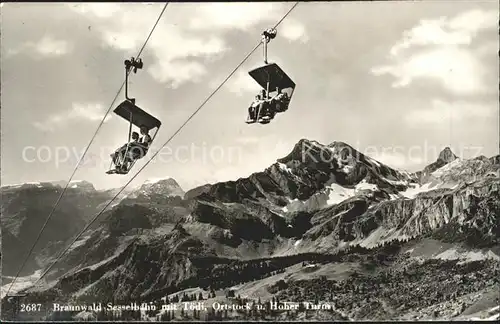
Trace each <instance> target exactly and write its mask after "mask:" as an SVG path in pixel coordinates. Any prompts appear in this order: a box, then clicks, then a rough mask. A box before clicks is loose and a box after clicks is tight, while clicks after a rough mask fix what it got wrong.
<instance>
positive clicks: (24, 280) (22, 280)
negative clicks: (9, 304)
mask: <svg viewBox="0 0 500 324" xmlns="http://www.w3.org/2000/svg"><path fill="white" fill-rule="evenodd" d="M42 270H43V269H39V270H37V271H35V272H34V273H33V274H31V275H29V276H24V277H17V279H16V282H15V283H14V284H13V285H12V288H11V289H10V292H9V293H10V294H15V293H17V292H19V291H21V290H23V289H25V288H28V287H30V286H31V285H32V284H33V283H35V281H37V280H38V278H40V276H41V275H42ZM5 279H9V280H8V283H6V284H5V285H2V287H1V298H3V297H4V296H5V295H6V294H7V291H8V290H9V287H10V285H11V282H12V280H14V277H13V276H12V277H11V276H2V281H4V280H5ZM5 281H7V280H5Z"/></svg>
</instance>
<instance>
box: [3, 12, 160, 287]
mask: <svg viewBox="0 0 500 324" xmlns="http://www.w3.org/2000/svg"><path fill="white" fill-rule="evenodd" d="M168 4H169V3H168V2H167V3H165V6H164V7H163V9H162V11H161V12H160V15H159V16H158V19H157V20H156V22H155V24H154V25H153V28H151V31H150V32H149V35H148V37H147V38H146V40H145V41H144V44H143V45H142V47H141V49H140V50H139V52H138V53H137V56H136V58H139V57H140V56H141V54H142V52H143V51H144V49H145V48H146V45H147V43H148V42H149V39H150V38H151V36H152V35H153V32H154V31H155V29H156V26H157V25H158V23H159V22H160V20H161V17H162V16H163V14H164V13H165V10H166V9H167V6H168ZM130 71H131V70H128V71H127V75H128V74H129V73H130ZM125 82H126V81H123V83H122V85H121V86H120V88H119V89H118V92H117V93H116V95H115V97H114V99H113V101H112V102H111V104H110V105H109V108H108V110H107V111H106V114H104V117H103V118H102V120H101V122H100V123H99V125H98V126H97V129H96V130H95V132H94V135H93V136H92V138H91V139H90V142H89V143H88V144H87V147H86V148H85V151H83V154H82V156H81V157H80V159H79V160H78V162H77V163H76V166H75V168H74V170H73V173H71V176H70V177H69V180H68V182H67V183H66V186H65V187H64V189H63V191H62V192H61V194H60V195H59V197H58V198H57V201H56V203H55V204H54V207H52V210H51V211H50V213H49V216H48V217H47V219H46V220H45V223H44V224H43V225H42V228H41V230H40V232H39V233H38V235H37V237H36V239H35V241H34V243H33V245H32V246H31V248H30V250H29V252H28V255H27V256H26V258H25V259H24V261H23V263H22V265H21V267H20V268H19V270H18V271H17V273H16V276H15V277H14V280H13V281H12V282H11V284H10V286H9V289H8V290H7V293H6V296H7V295H8V294H9V292H10V290H11V289H12V286H13V285H14V283H15V281H16V280H17V278H18V277H19V274H20V273H21V271H22V270H23V268H24V266H25V265H26V262H27V261H28V258H29V257H30V256H31V254H32V253H33V251H34V249H35V247H36V244H37V243H38V241H39V240H40V237H41V236H42V233H43V231H44V230H45V227H47V224H48V223H49V220H50V219H51V217H52V216H53V215H54V212H55V211H56V208H57V206H58V205H59V203H60V201H61V199H62V197H63V195H64V193H65V192H66V190H67V189H68V186H69V184H70V183H71V180H72V179H73V177H74V176H75V174H76V171H77V170H78V167H79V166H80V163H81V162H82V160H83V158H84V157H85V154H87V151H88V150H89V148H90V145H92V143H93V142H94V140H95V138H96V137H97V134H98V133H99V130H100V129H101V127H102V125H103V124H104V121H105V120H106V117H107V116H108V115H109V113H110V111H111V109H112V108H113V106H114V105H115V102H116V99H118V96H119V95H120V93H121V92H122V89H123V87H124V86H125Z"/></svg>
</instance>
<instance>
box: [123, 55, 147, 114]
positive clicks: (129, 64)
mask: <svg viewBox="0 0 500 324" xmlns="http://www.w3.org/2000/svg"><path fill="white" fill-rule="evenodd" d="M124 64H125V98H126V99H127V100H129V101H131V102H132V103H133V104H135V98H129V96H128V75H129V74H130V71H134V73H137V70H138V69H139V70H141V69H142V67H143V66H144V64H143V63H142V59H140V58H139V59H137V60H136V59H135V58H133V57H132V58H130V60H125V62H124Z"/></svg>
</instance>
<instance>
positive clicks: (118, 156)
mask: <svg viewBox="0 0 500 324" xmlns="http://www.w3.org/2000/svg"><path fill="white" fill-rule="evenodd" d="M138 141H139V134H138V133H137V132H133V133H132V140H131V141H130V143H127V144H124V145H123V146H122V147H120V148H119V149H117V150H116V151H115V153H113V154H111V158H112V159H113V164H115V165H116V166H117V167H119V166H118V165H117V164H116V162H117V161H123V159H124V157H125V152H127V148H128V147H129V146H130V145H133V144H134V143H137V142H138Z"/></svg>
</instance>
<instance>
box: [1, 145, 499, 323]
mask: <svg viewBox="0 0 500 324" xmlns="http://www.w3.org/2000/svg"><path fill="white" fill-rule="evenodd" d="M62 185H63V186H64V185H65V183H62ZM61 190H62V188H61V184H57V183H34V184H24V185H19V186H10V187H2V199H3V205H2V230H3V231H2V247H3V252H4V253H3V258H4V259H3V275H4V283H3V285H4V287H5V285H6V284H7V283H8V282H9V281H10V280H11V279H9V278H8V276H13V275H15V273H16V271H17V269H18V268H19V266H20V262H21V261H22V258H21V256H23V255H26V253H27V249H29V247H30V246H31V244H32V240H33V239H34V237H36V235H37V233H38V231H39V229H40V227H41V225H42V224H43V222H44V221H45V218H46V216H47V215H48V213H50V210H51V208H52V206H53V203H54V202H55V200H56V199H57V197H58V195H59V194H60V191H61ZM499 192H500V156H495V157H492V158H487V157H484V156H481V157H477V158H473V159H469V160H462V159H459V158H457V157H456V156H455V155H454V154H453V152H452V151H451V150H450V149H449V148H445V149H444V150H443V151H442V152H441V154H440V155H439V158H438V159H437V160H436V161H434V162H432V163H431V164H429V165H428V166H427V167H425V168H424V169H423V170H421V171H419V172H416V173H410V172H405V171H401V170H396V169H394V168H391V167H389V166H387V165H385V164H383V163H381V162H379V161H376V160H375V159H373V158H370V157H368V156H366V155H364V154H362V153H360V152H358V151H356V150H355V149H354V148H352V147H351V146H349V145H348V144H346V143H342V142H333V143H331V144H329V145H322V144H320V143H318V142H316V141H310V140H305V139H304V140H301V141H299V142H298V143H297V144H296V146H295V147H294V148H293V150H292V151H291V152H290V154H288V155H287V156H285V157H283V158H281V159H278V160H277V161H276V163H274V164H272V165H271V166H269V167H268V168H266V169H265V170H263V171H261V172H256V173H253V174H252V175H250V176H249V177H247V178H240V179H238V180H236V181H226V182H220V183H216V184H213V185H208V184H207V185H204V186H201V187H198V188H195V189H192V190H189V191H188V192H184V191H183V189H182V188H181V187H180V186H179V184H178V183H177V182H176V181H175V180H174V179H171V178H167V179H158V180H155V181H148V182H146V183H144V184H143V185H142V186H140V187H138V188H134V189H132V190H129V191H127V192H125V193H124V194H123V195H122V196H121V197H120V199H117V201H116V202H115V204H114V205H113V206H112V208H110V209H109V210H108V211H106V212H105V213H104V214H103V215H102V216H101V218H100V219H99V221H98V222H97V224H96V225H95V226H94V227H92V228H91V229H89V231H88V232H87V233H85V235H84V236H83V237H82V238H81V239H80V240H79V241H78V242H77V243H75V244H74V246H73V247H72V249H71V251H70V252H69V253H68V254H67V255H65V256H64V257H63V258H62V259H61V260H60V262H59V263H58V264H57V265H56V266H55V267H54V268H53V269H52V270H51V271H50V272H49V274H48V275H47V276H46V278H45V280H49V282H45V283H44V284H43V285H42V286H39V287H36V288H35V289H30V290H28V293H29V295H28V297H26V298H28V299H29V301H30V302H33V303H43V304H47V305H51V304H52V303H53V302H60V303H66V304H69V303H74V304H82V303H92V302H96V301H99V302H103V303H106V302H113V303H114V304H124V303H129V302H133V301H137V300H141V301H143V302H149V301H151V302H154V303H158V302H159V301H160V298H162V297H164V296H168V298H169V301H170V302H172V303H175V302H176V300H179V301H180V300H184V301H187V300H192V298H193V297H192V296H196V297H195V299H196V298H198V297H199V295H200V294H201V296H202V297H203V298H204V301H203V302H204V303H205V304H206V305H209V306H210V305H211V304H212V303H213V302H215V301H218V302H223V303H227V304H245V303H259V302H260V303H263V304H265V303H267V302H268V301H275V302H276V301H277V302H280V301H289V302H296V303H302V302H309V303H316V304H322V305H330V306H329V307H330V309H323V310H319V311H318V310H314V311H313V310H310V309H309V310H308V309H307V307H310V306H308V305H307V304H300V308H299V309H298V310H297V309H296V310H288V311H285V310H284V311H278V310H273V309H269V308H266V307H268V306H265V307H264V310H262V311H229V312H224V311H222V312H219V311H217V312H216V311H201V312H198V313H197V312H196V311H194V312H193V311H186V312H180V311H177V312H173V313H172V312H164V311H163V312H159V313H158V312H154V311H152V312H148V313H143V314H142V315H141V314H140V313H134V312H121V314H119V315H118V314H114V315H111V314H110V313H106V312H92V311H74V312H66V313H61V312H48V311H47V312H45V311H44V312H38V313H37V312H34V313H30V314H29V315H28V314H20V315H18V316H21V317H18V318H19V319H24V320H29V319H45V320H46V319H52V320H57V319H69V318H73V319H75V318H77V319H82V318H94V319H111V318H112V317H113V316H114V317H113V318H114V319H139V318H140V317H141V316H142V318H143V319H146V318H149V319H152V318H155V317H156V318H158V319H160V318H161V319H163V320H165V319H170V318H172V317H175V318H177V319H180V318H185V319H191V320H192V319H201V320H211V319H225V318H227V319H265V320H273V319H276V320H284V319H288V320H289V319H293V320H305V321H307V320H336V319H344V320H366V319H370V320H377V319H379V320H397V319H400V320H412V319H460V318H469V319H470V318H476V317H477V318H488V317H494V316H498V315H497V314H498V310H495V309H493V310H492V308H493V307H494V306H495V304H494V301H496V305H498V295H497V297H492V296H494V293H493V292H494V291H498V288H499V283H498V278H499V276H498V270H499V268H500V266H499V262H498V261H499V260H500V257H499V256H500V248H499V233H500V230H499V228H498V226H499V225H498V224H499V216H500V194H499ZM115 193H116V190H107V191H97V190H95V189H94V187H93V186H92V184H90V183H88V182H85V181H83V182H76V183H72V185H71V186H70V188H69V190H68V192H66V194H65V196H64V197H63V199H62V201H61V204H60V206H59V208H58V211H57V212H56V213H55V214H54V217H53V220H52V221H51V222H50V223H49V224H48V226H47V229H46V233H45V234H44V235H43V237H42V239H41V240H40V243H39V247H37V250H36V253H34V255H35V257H33V258H30V260H29V263H28V265H27V266H26V269H25V271H24V272H23V274H22V275H23V276H26V275H28V274H32V273H33V272H35V271H37V270H40V269H43V267H46V266H47V265H48V264H50V263H51V262H52V261H53V257H54V256H55V255H56V254H57V253H58V251H59V250H60V249H62V248H63V247H64V246H65V245H64V244H67V242H68V241H69V240H71V238H72V237H73V236H74V235H75V234H76V233H77V232H78V231H79V230H81V228H83V227H84V225H85V223H86V222H87V221H88V220H89V219H90V218H92V216H93V215H95V213H96V212H97V211H98V210H99V209H100V208H102V206H103V204H105V203H106V202H108V201H109V199H110V198H111V197H112V196H113V195H114V194H115ZM5 276H6V277H5ZM23 280H24V279H22V280H20V281H21V282H23ZM495 298H497V299H495ZM9 305H10V304H9V303H8V302H7V300H6V299H4V300H3V305H2V306H3V307H4V306H5V307H6V308H3V309H7V310H12V308H11V307H10V306H9ZM9 307H10V308H9ZM304 307H305V308H306V309H304ZM325 307H326V306H325ZM209 309H210V307H209ZM6 314H12V312H10V313H9V311H7V313H6ZM6 316H7V315H6ZM23 316H24V317H23Z"/></svg>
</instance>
